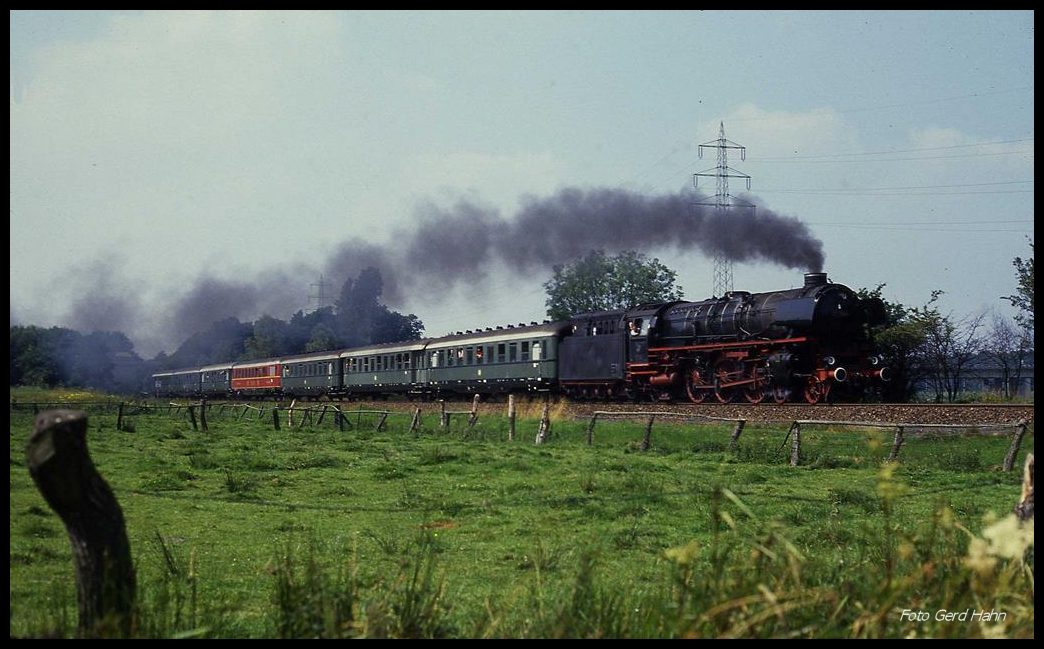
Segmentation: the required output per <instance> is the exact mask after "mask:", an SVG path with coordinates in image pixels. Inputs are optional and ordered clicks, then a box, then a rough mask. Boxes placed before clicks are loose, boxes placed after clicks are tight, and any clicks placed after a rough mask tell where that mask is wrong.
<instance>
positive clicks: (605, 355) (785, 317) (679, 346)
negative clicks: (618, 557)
mask: <svg viewBox="0 0 1044 649" xmlns="http://www.w3.org/2000/svg"><path fill="white" fill-rule="evenodd" d="M883 321H884V305H883V303H882V302H881V301H880V300H877V299H870V300H863V299H860V298H859V297H858V296H857V295H856V294H855V292H853V291H852V290H851V289H850V288H848V287H847V286H843V285H841V284H834V283H831V282H829V281H828V280H827V277H826V273H807V274H806V275H805V281H804V285H803V286H802V287H801V288H796V289H787V290H781V291H774V292H768V293H748V292H745V291H733V292H730V293H728V294H726V295H725V296H723V297H721V298H712V299H710V300H704V301H702V302H680V301H679V302H667V303H656V304H643V305H639V306H637V307H634V308H631V309H622V310H617V311H606V312H601V313H588V314H582V315H577V316H574V317H573V318H572V319H571V320H567V321H560V322H551V323H548V322H545V323H544V324H542V325H538V324H536V323H531V324H530V325H529V326H524V325H519V326H517V327H514V326H509V327H507V328H502V327H497V328H496V329H485V330H479V331H468V332H466V333H461V332H458V333H457V334H455V335H451V336H445V337H442V338H427V339H422V340H413V341H408V342H402V343H388V344H383V345H371V346H368V347H361V348H353V349H344V350H337V351H325V352H315V353H312V354H302V355H296V356H284V357H281V358H269V359H260V360H254V361H248V362H239V363H226V364H217V365H209V366H206V367H201V368H189V369H183V370H176V371H171V372H160V373H158V374H155V375H153V378H154V381H155V392H156V395H157V396H207V397H237V398H239V397H249V396H253V395H258V396H274V395H288V396H293V397H315V398H318V397H322V396H328V397H332V398H346V397H347V398H350V397H361V396H388V395H391V394H403V395H408V396H419V397H423V398H435V397H439V396H446V395H453V394H462V395H465V394H503V393H508V392H515V393H530V394H532V393H559V394H565V395H568V396H570V397H573V398H580V399H584V398H595V399H648V400H670V399H673V398H679V399H685V398H688V399H689V400H690V401H692V402H693V403H703V402H705V401H707V400H708V399H710V398H711V397H713V398H714V400H716V401H718V402H721V403H729V402H731V401H734V400H737V399H740V398H743V399H745V400H746V401H748V402H750V403H758V402H761V401H762V400H765V399H766V398H768V399H772V400H774V401H776V402H777V403H784V402H787V401H790V400H792V399H803V400H804V401H806V402H808V403H818V402H821V401H824V400H826V399H827V398H828V397H830V396H831V395H840V396H841V397H844V398H858V397H860V396H862V395H863V394H864V393H865V391H866V390H867V389H868V388H870V387H872V386H874V384H875V383H877V382H880V381H887V380H888V378H889V376H888V371H889V370H888V369H887V368H886V367H884V366H883V365H882V364H881V359H880V357H878V356H876V355H874V353H873V349H872V342H873V341H872V339H871V337H870V328H871V327H872V326H874V325H876V324H880V323H882V322H883Z"/></svg>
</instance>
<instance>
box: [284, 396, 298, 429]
mask: <svg viewBox="0 0 1044 649" xmlns="http://www.w3.org/2000/svg"><path fill="white" fill-rule="evenodd" d="M296 405H297V399H294V400H292V401H291V402H290V407H289V408H287V410H286V426H287V428H293V427H294V406H296Z"/></svg>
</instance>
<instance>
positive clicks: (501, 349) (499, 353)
mask: <svg viewBox="0 0 1044 649" xmlns="http://www.w3.org/2000/svg"><path fill="white" fill-rule="evenodd" d="M506 347H507V345H505V344H504V343H500V344H499V345H497V362H498V363H503V362H504V360H505V355H504V352H505V348H506Z"/></svg>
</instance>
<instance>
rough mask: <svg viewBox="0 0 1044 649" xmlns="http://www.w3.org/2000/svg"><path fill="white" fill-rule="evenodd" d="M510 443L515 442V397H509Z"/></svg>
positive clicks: (510, 395)
mask: <svg viewBox="0 0 1044 649" xmlns="http://www.w3.org/2000/svg"><path fill="white" fill-rule="evenodd" d="M508 441H509V442H513V441H515V395H513V394H509V395H508Z"/></svg>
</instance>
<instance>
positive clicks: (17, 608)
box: [10, 406, 1033, 637]
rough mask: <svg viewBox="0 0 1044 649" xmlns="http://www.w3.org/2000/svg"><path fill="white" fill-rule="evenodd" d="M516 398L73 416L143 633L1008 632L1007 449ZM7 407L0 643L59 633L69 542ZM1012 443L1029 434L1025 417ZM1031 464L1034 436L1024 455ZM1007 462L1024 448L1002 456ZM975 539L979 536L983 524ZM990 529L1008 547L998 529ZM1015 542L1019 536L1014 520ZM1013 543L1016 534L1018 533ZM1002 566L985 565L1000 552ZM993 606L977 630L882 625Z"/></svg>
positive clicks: (1014, 628) (1027, 556)
mask: <svg viewBox="0 0 1044 649" xmlns="http://www.w3.org/2000/svg"><path fill="white" fill-rule="evenodd" d="M540 409H541V408H540V407H539V406H529V407H528V409H527V410H525V411H524V414H525V415H526V418H523V419H520V421H519V423H518V427H517V428H518V432H517V438H516V440H515V441H514V442H508V441H507V421H506V419H505V418H501V417H490V416H484V417H482V418H480V419H479V422H478V424H477V425H476V426H475V427H474V428H472V429H468V428H467V427H466V418H465V417H455V418H454V419H453V422H452V426H451V427H450V429H448V430H444V429H441V428H440V427H439V426H438V420H437V415H430V414H427V415H425V416H424V418H423V420H422V426H421V430H420V431H419V432H418V433H417V434H416V435H410V434H408V428H409V416H408V415H406V414H398V415H392V416H391V417H390V418H389V420H388V424H387V428H386V430H383V431H381V432H377V431H375V430H374V428H375V427H376V418H375V417H374V416H372V415H358V416H353V417H352V419H351V421H352V423H353V428H352V429H351V430H348V431H345V432H340V431H338V430H337V429H336V427H335V426H334V424H333V420H332V418H330V417H327V419H326V420H325V421H324V423H323V424H322V426H318V427H317V426H308V425H306V426H304V427H302V428H298V427H294V428H288V427H287V426H286V425H285V420H284V425H283V427H282V428H281V430H279V431H275V430H273V428H272V425H271V420H270V418H269V417H267V416H266V417H265V419H264V420H261V421H259V420H257V419H255V418H254V417H252V416H251V417H247V418H246V419H244V420H239V419H238V418H237V417H236V416H234V415H232V414H231V413H227V414H226V415H225V416H223V417H222V416H217V415H216V414H214V413H216V409H215V411H214V412H213V413H212V414H211V415H210V417H209V420H210V430H209V432H202V431H196V430H193V429H192V426H191V424H190V423H189V422H188V420H187V418H185V416H184V413H182V416H180V417H170V416H167V415H160V414H153V415H137V416H133V417H130V421H129V422H128V423H129V424H130V426H131V427H132V428H133V430H134V432H126V430H121V431H118V430H116V429H115V414H114V413H103V412H101V411H98V412H95V413H92V414H91V415H90V421H89V426H88V431H89V432H88V444H89V448H90V453H91V456H92V459H93V460H94V462H95V464H96V466H97V467H98V470H99V472H100V473H101V474H102V475H103V476H104V477H105V479H106V480H107V481H108V482H109V484H110V485H111V486H112V487H113V490H114V491H115V494H116V497H117V499H118V500H119V502H120V505H121V506H122V508H123V512H124V516H125V518H126V521H127V528H128V536H129V538H130V543H131V548H132V551H133V553H134V559H135V563H136V567H137V574H138V592H139V603H138V611H137V621H136V627H135V628H136V633H137V634H138V635H141V636H143V637H684V636H725V637H786V636H795V637H900V636H903V637H905V636H910V635H914V636H952V637H969V636H986V635H1007V636H1016V637H1026V636H1032V635H1033V582H1032V567H1033V553H1032V549H1030V550H1029V551H1028V552H1027V551H1026V549H1025V547H1024V546H1025V544H1023V546H1022V547H1021V549H1019V548H1017V549H1016V550H1015V551H1012V550H1010V549H1009V550H1007V552H1008V554H1009V555H1011V556H1004V553H1003V552H1002V551H994V550H993V549H991V548H993V546H991V545H990V543H991V542H992V541H991V538H992V537H991V534H994V533H993V532H991V530H992V529H993V528H992V527H991V525H992V524H993V521H994V520H995V519H998V518H1002V517H1004V516H1005V515H1007V514H1008V513H1009V512H1010V511H1011V507H1012V506H1013V505H1014V503H1015V501H1016V499H1017V497H1018V493H1019V483H1020V480H1021V475H1020V474H1019V473H1018V472H1013V473H1002V472H1000V471H999V467H1000V465H1001V463H1002V461H1003V457H1004V453H1005V451H1006V449H1007V445H1008V438H1007V437H992V436H988V437H984V436H951V437H946V438H932V437H916V438H911V439H908V441H907V443H906V445H905V446H904V447H903V449H902V452H901V454H900V462H899V463H898V464H894V465H893V464H888V463H886V462H885V459H886V458H887V456H888V451H889V449H890V445H891V434H890V433H874V432H867V431H855V430H830V429H813V430H809V431H807V432H803V453H802V466H800V467H796V468H794V467H790V466H788V465H787V461H788V458H789V446H787V447H785V448H784V447H783V440H784V438H785V436H786V432H787V431H786V428H785V427H779V426H769V425H756V424H749V425H748V427H747V429H746V430H745V431H744V433H743V436H742V437H741V438H740V443H739V445H738V447H737V448H736V449H733V450H730V449H729V448H728V440H729V435H730V434H731V432H732V431H731V427H729V426H703V425H692V424H684V423H670V422H666V421H664V422H660V421H658V422H657V423H656V425H655V427H654V429H653V434H652V445H651V448H650V449H649V450H648V451H642V450H641V440H642V437H643V434H644V429H645V422H644V421H604V422H599V424H598V426H597V427H596V429H595V433H594V444H593V445H592V446H590V447H588V446H587V445H586V444H585V438H586V428H587V422H586V421H570V420H563V419H561V416H562V413H561V410H559V411H558V412H557V417H558V418H557V419H555V421H554V423H553V426H552V435H551V437H550V439H549V441H548V442H547V443H545V444H542V445H535V444H534V439H535V437H536V433H537V426H538V421H537V417H538V416H539V411H540ZM31 428H32V414H31V413H25V412H21V411H13V412H12V414H11V444H10V453H11V455H10V467H11V501H10V502H11V508H10V525H11V543H10V555H11V585H10V601H11V604H10V606H11V629H10V633H11V636H13V637H23V636H42V635H46V636H70V635H73V634H75V629H76V605H75V585H74V582H73V578H72V564H71V558H70V556H71V555H70V550H69V543H68V540H67V537H66V534H65V531H64V528H63V526H62V524H61V522H60V520H59V519H58V518H57V517H56V516H55V515H54V513H53V512H52V511H51V510H50V509H49V508H48V506H47V505H46V503H45V502H44V501H43V499H42V497H41V496H40V494H39V493H38V492H37V490H36V489H35V487H34V485H33V484H32V481H31V479H30V478H29V475H28V471H27V469H26V466H25V451H24V449H25V443H26V440H27V439H28V436H29V433H30V432H31ZM1031 432H1032V427H1031ZM1032 449H1033V435H1032V434H1030V435H1027V437H1026V439H1025V440H1024V442H1023V453H1025V452H1030V451H1032ZM1023 456H1024V455H1023ZM994 535H995V534H994ZM1009 536H1010V535H1009ZM1030 537H1032V528H1030ZM1029 542H1030V543H1031V542H1032V538H1030V541H1029ZM1002 556H1004V558H999V557H1002ZM970 607H975V608H976V610H978V609H983V608H985V609H986V610H990V609H991V608H992V609H994V610H998V611H1000V610H1003V611H1005V612H1006V613H1008V615H1007V616H1006V619H1005V620H1003V621H1002V622H1000V623H993V622H991V623H989V624H978V623H971V622H964V623H961V622H958V621H949V622H947V621H936V620H934V619H932V620H930V621H928V622H912V621H909V620H903V619H901V618H900V614H901V612H902V611H903V610H904V609H915V610H926V611H929V610H930V612H931V613H933V614H934V612H935V610H937V609H939V608H946V609H947V610H965V609H968V608H970Z"/></svg>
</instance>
